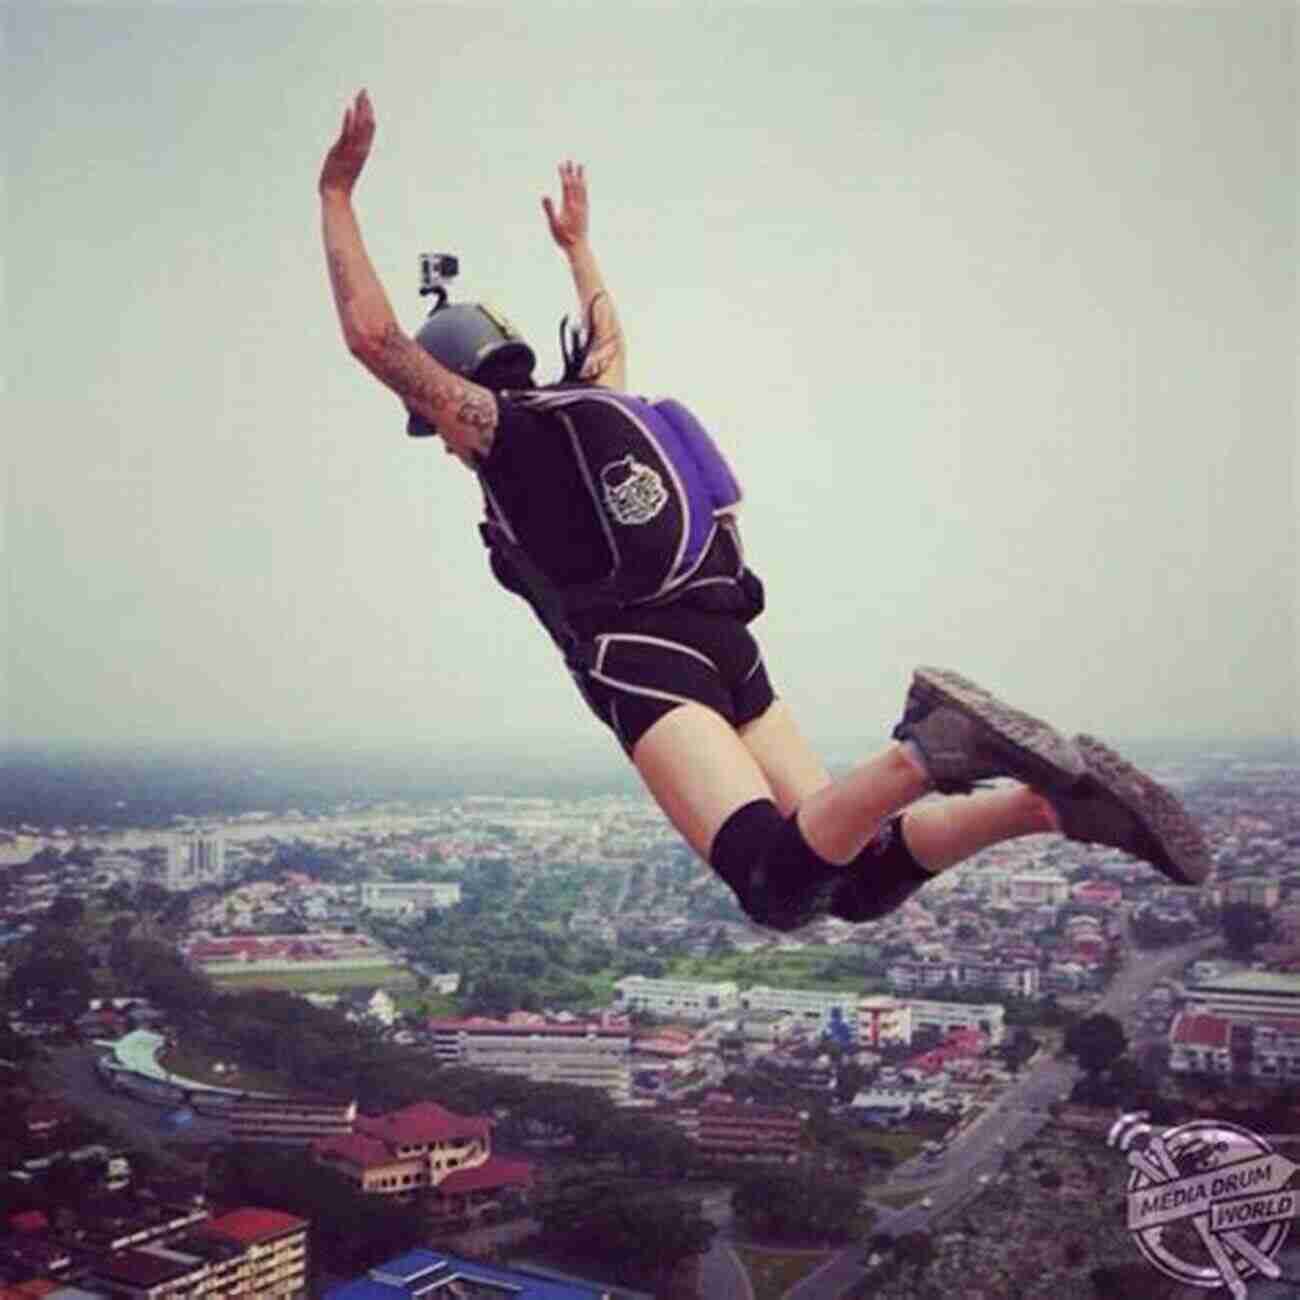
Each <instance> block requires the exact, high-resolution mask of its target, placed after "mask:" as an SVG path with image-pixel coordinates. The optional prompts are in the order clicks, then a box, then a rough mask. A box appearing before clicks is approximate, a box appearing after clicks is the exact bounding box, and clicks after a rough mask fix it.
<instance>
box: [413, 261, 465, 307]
mask: <svg viewBox="0 0 1300 1300" xmlns="http://www.w3.org/2000/svg"><path fill="white" fill-rule="evenodd" d="M459 274H460V262H459V260H458V259H457V258H456V257H455V256H454V254H452V253H421V254H420V297H421V298H423V297H425V296H426V295H428V294H431V293H436V294H437V295H438V298H439V302H438V305H439V306H441V305H442V304H443V303H444V302H446V301H447V288H446V286H447V282H448V281H449V280H454V279H455V278H456V276H457V275H459Z"/></svg>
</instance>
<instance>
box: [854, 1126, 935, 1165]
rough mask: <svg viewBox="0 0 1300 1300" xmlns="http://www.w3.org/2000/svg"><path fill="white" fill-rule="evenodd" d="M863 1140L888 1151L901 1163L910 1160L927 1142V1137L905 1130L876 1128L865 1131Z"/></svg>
mask: <svg viewBox="0 0 1300 1300" xmlns="http://www.w3.org/2000/svg"><path fill="white" fill-rule="evenodd" d="M862 1140H863V1142H864V1144H867V1145H870V1146H873V1147H881V1148H883V1149H884V1150H885V1151H888V1152H889V1154H890V1155H892V1156H893V1157H894V1158H895V1159H896V1160H897V1161H898V1162H899V1163H900V1164H901V1163H902V1162H903V1161H904V1160H910V1159H911V1158H912V1157H913V1156H914V1155H916V1154H917V1153H918V1152H919V1151H920V1150H921V1148H922V1147H923V1146H924V1145H925V1143H926V1138H925V1137H924V1136H923V1135H922V1134H920V1133H908V1132H905V1131H904V1132H880V1133H878V1132H876V1131H875V1130H874V1129H872V1130H870V1131H868V1132H865V1133H864V1134H863V1135H862Z"/></svg>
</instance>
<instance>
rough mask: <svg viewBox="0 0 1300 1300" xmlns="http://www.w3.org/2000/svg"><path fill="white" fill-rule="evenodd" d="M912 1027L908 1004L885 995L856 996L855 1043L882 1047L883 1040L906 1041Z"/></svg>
mask: <svg viewBox="0 0 1300 1300" xmlns="http://www.w3.org/2000/svg"><path fill="white" fill-rule="evenodd" d="M912 1029H913V1020H912V1007H911V1004H910V1003H907V1002H903V1001H901V1000H900V999H898V998H891V997H889V996H888V995H886V994H879V995H877V996H874V997H867V998H861V999H859V1001H858V1044H859V1046H861V1047H883V1046H884V1045H885V1044H887V1043H903V1044H906V1043H910V1042H911V1041H912Z"/></svg>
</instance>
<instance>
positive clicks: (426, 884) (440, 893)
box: [361, 880, 460, 916]
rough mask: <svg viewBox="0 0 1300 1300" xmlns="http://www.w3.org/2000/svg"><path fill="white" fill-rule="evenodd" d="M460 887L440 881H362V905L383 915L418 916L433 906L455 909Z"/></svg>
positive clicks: (367, 909)
mask: <svg viewBox="0 0 1300 1300" xmlns="http://www.w3.org/2000/svg"><path fill="white" fill-rule="evenodd" d="M459 902H460V885H459V884H458V883H457V882H456V881H454V880H452V881H441V880H410V881H405V880H403V881H397V880H363V881H362V882H361V906H362V908H363V909H364V910H366V911H368V912H378V913H380V914H381V915H383V916H418V915H421V914H423V913H424V912H427V911H428V910H429V909H430V908H431V907H437V908H444V907H455V906H456V904H457V903H459Z"/></svg>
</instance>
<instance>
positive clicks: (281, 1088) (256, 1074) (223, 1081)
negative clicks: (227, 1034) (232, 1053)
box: [158, 1046, 293, 1092]
mask: <svg viewBox="0 0 1300 1300" xmlns="http://www.w3.org/2000/svg"><path fill="white" fill-rule="evenodd" d="M158 1064H159V1065H161V1066H162V1067H163V1069H164V1070H167V1071H168V1072H169V1073H171V1074H175V1075H177V1076H178V1077H179V1078H182V1079H191V1080H193V1081H194V1082H195V1083H210V1084H214V1085H215V1086H216V1087H218V1088H248V1089H249V1090H250V1091H252V1092H287V1091H292V1090H293V1089H292V1086H291V1085H290V1083H289V1082H288V1081H287V1080H285V1079H282V1078H280V1077H279V1076H278V1075H275V1074H272V1073H271V1072H270V1071H268V1070H255V1069H252V1068H251V1067H247V1066H240V1068H239V1071H238V1073H236V1074H233V1075H232V1074H230V1073H229V1072H228V1071H222V1072H221V1073H218V1072H217V1071H216V1070H215V1069H214V1068H213V1067H214V1066H215V1065H217V1064H218V1062H217V1060H216V1058H215V1057H213V1056H212V1055H211V1053H208V1052H204V1051H203V1050H202V1049H199V1048H192V1047H184V1046H179V1047H174V1048H172V1049H170V1050H169V1051H166V1052H160V1053H159V1054H158Z"/></svg>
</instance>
